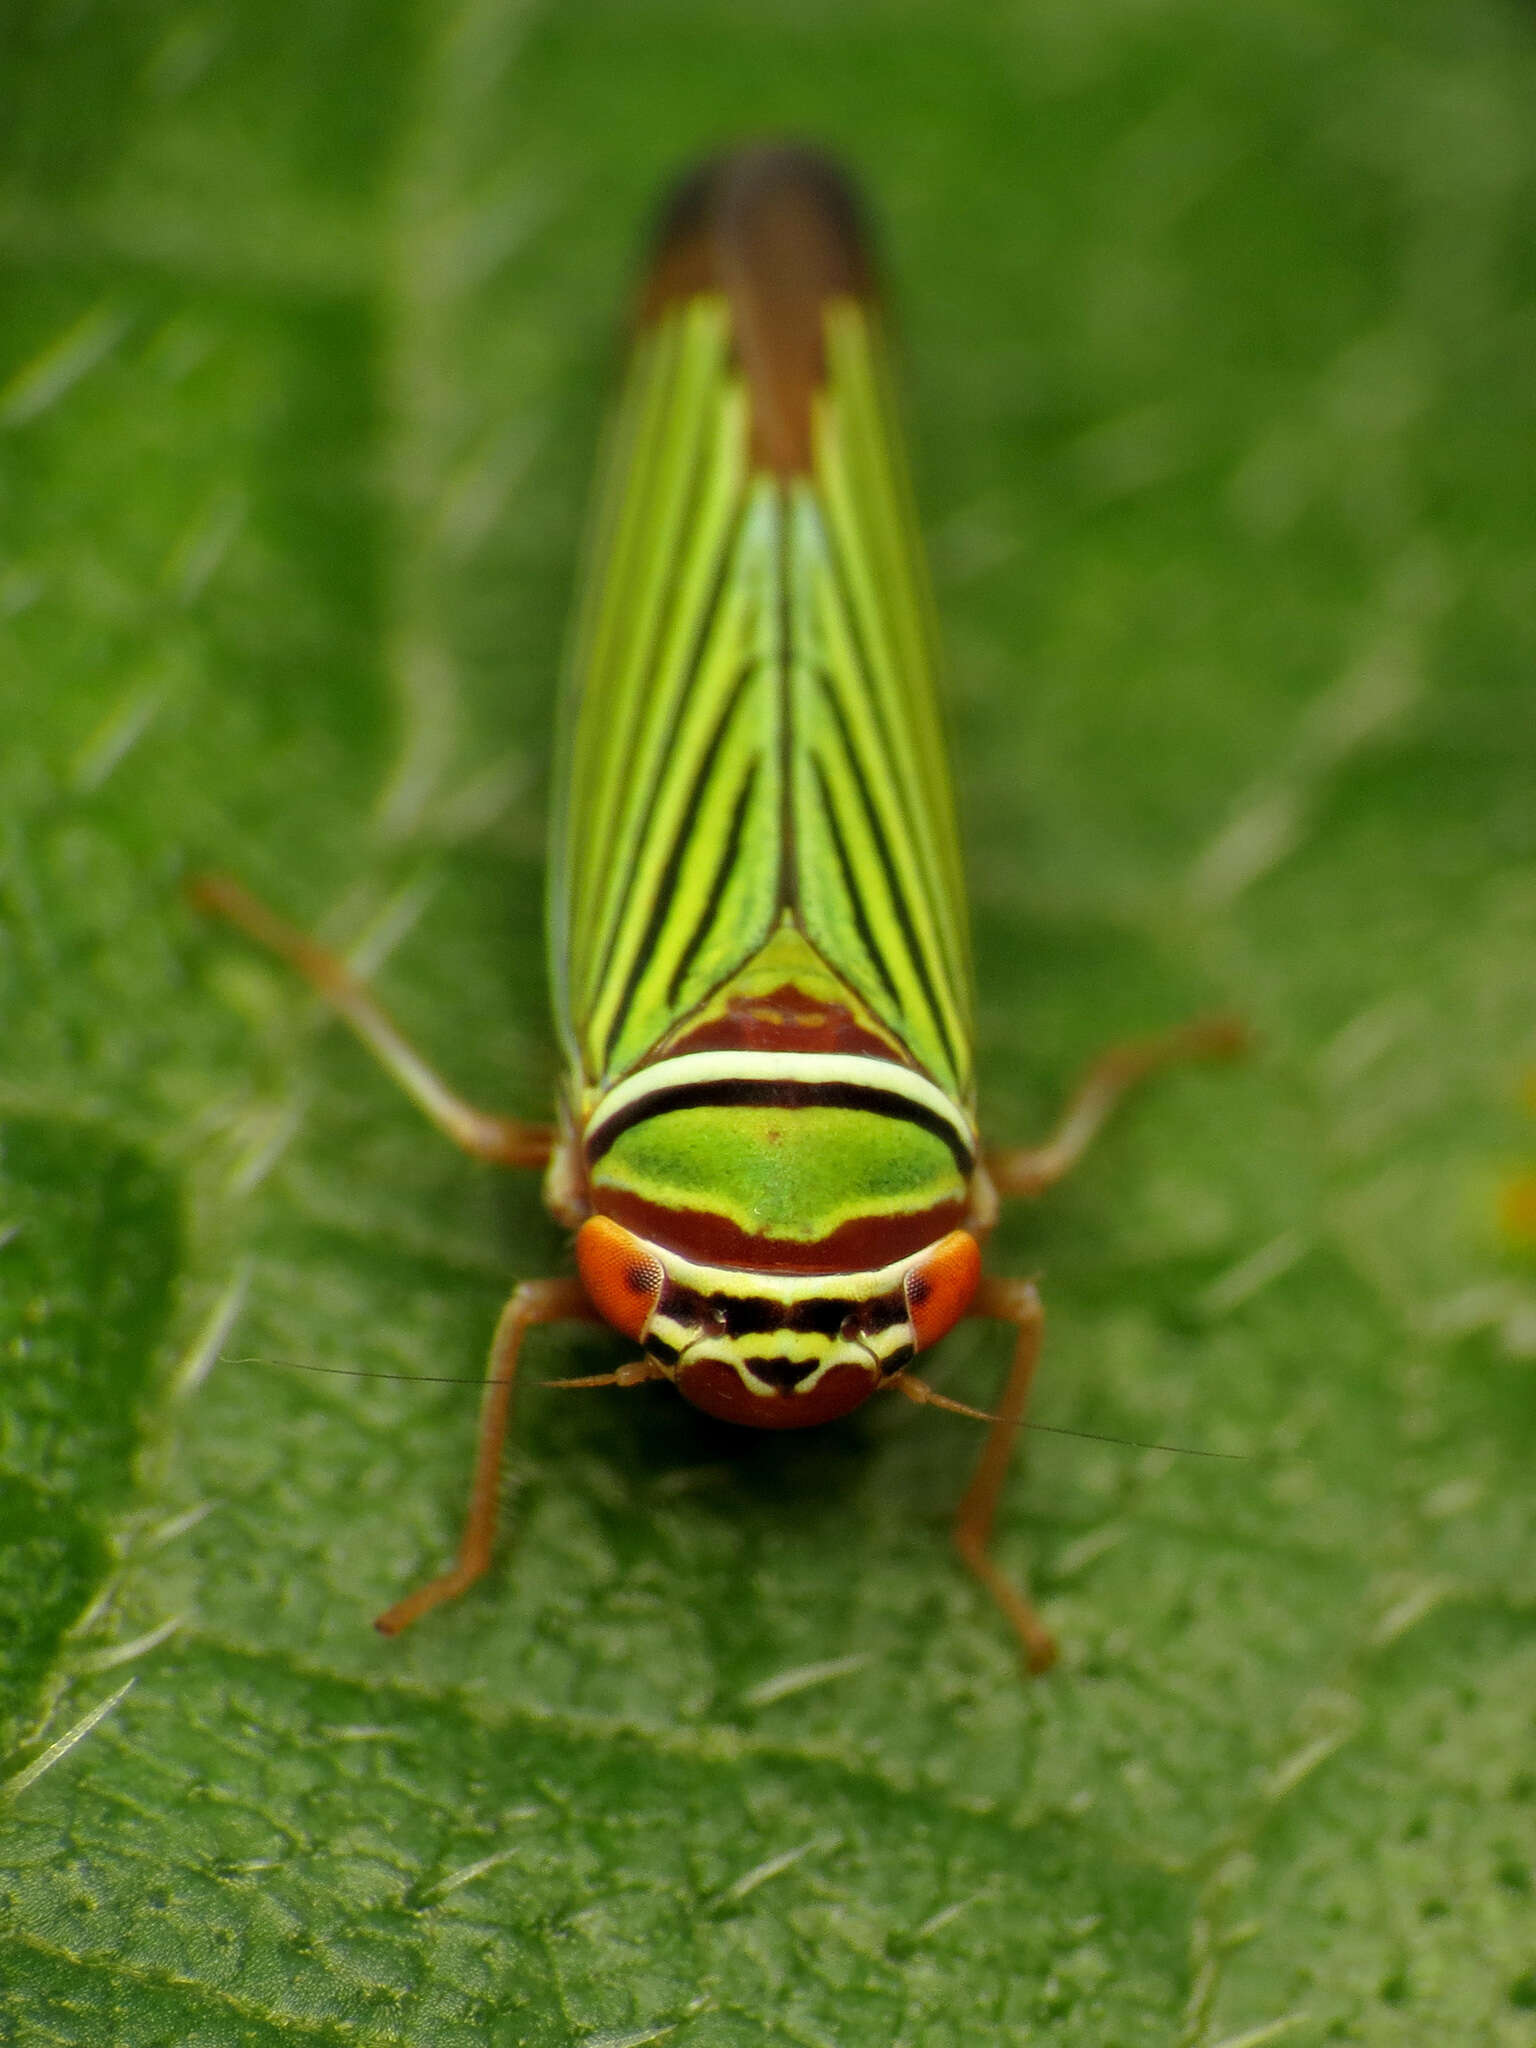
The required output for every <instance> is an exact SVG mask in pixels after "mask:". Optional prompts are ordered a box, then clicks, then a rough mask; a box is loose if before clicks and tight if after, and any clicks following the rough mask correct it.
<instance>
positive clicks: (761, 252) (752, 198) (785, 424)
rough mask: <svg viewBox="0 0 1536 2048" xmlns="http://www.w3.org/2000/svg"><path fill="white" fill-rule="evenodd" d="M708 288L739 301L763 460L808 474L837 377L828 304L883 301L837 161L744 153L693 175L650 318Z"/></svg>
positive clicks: (677, 209)
mask: <svg viewBox="0 0 1536 2048" xmlns="http://www.w3.org/2000/svg"><path fill="white" fill-rule="evenodd" d="M701 292H723V293H724V294H725V295H726V297H727V298H728V299H729V300H730V305H731V324H732V328H733V331H734V336H735V343H736V354H737V358H738V360H739V361H740V364H741V368H742V372H743V374H744V375H745V377H746V380H747V385H748V388H749V390H750V392H751V395H752V457H753V461H754V463H756V464H757V465H758V466H760V467H762V468H765V469H770V470H772V471H774V473H775V474H776V475H778V476H783V477H788V476H803V475H808V474H809V473H810V469H811V456H812V449H811V415H812V407H813V402H814V400H815V396H816V393H817V391H818V390H819V389H820V388H821V386H822V385H823V384H824V383H825V381H826V360H825V354H824V349H823V342H822V320H823V315H824V312H825V308H826V304H827V301H828V300H829V299H836V298H850V297H851V298H858V299H864V300H872V299H873V298H874V296H875V286H874V273H873V267H872V265H871V263H870V258H869V253H868V250H867V248H866V245H865V237H864V232H863V228H862V225H861V223H860V220H859V212H858V207H857V204H856V202H855V200H854V198H853V195H852V193H851V192H850V191H849V189H848V186H847V184H846V183H845V182H844V180H843V178H842V176H841V174H840V173H839V172H838V171H837V170H835V169H834V168H833V166H832V165H831V164H830V163H829V162H828V161H827V160H826V158H824V157H821V156H817V155H816V154H815V153H814V152H813V151H811V150H806V149H790V148H782V147H779V148H774V147H758V148H753V149H743V150H739V151H737V152H736V153H735V154H734V155H732V156H727V157H719V158H716V159H714V160H713V161H712V162H710V163H706V164H704V165H702V166H701V167H700V168H699V169H698V170H696V171H695V172H694V173H693V174H692V175H691V176H690V177H688V178H686V179H685V180H684V182H683V183H682V184H681V185H680V186H679V187H678V188H677V190H676V191H675V192H674V194H673V195H672V199H671V201H670V202H669V204H668V206H667V209H666V212H665V214H664V216H663V218H662V223H661V231H660V234H659V236H658V238H657V245H656V253H655V255H654V257H653V259H652V263H651V269H650V272H649V274H648V275H647V277H646V279H645V282H644V284H643V286H642V288H641V292H640V303H639V316H640V319H641V321H642V322H645V321H651V320H655V319H658V318H659V317H660V316H661V314H662V313H664V312H665V311H666V310H667V309H668V308H669V307H671V306H673V305H676V304H677V303H679V302H680V301H683V300H686V299H690V298H694V297H697V296H698V294H699V293H701Z"/></svg>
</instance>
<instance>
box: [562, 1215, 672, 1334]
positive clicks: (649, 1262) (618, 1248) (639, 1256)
mask: <svg viewBox="0 0 1536 2048" xmlns="http://www.w3.org/2000/svg"><path fill="white" fill-rule="evenodd" d="M576 1269H577V1271H578V1272H579V1273H580V1274H581V1284H582V1286H583V1287H585V1288H586V1290H587V1294H588V1296H589V1298H590V1300H591V1302H592V1306H593V1307H594V1308H595V1309H596V1310H597V1312H598V1314H599V1315H600V1316H601V1317H602V1319H603V1321H604V1322H605V1323H612V1325H613V1327H614V1328H615V1329H616V1330H620V1331H622V1332H623V1334H624V1335H625V1336H626V1337H633V1338H634V1339H635V1341H636V1343H638V1342H639V1341H640V1337H641V1335H642V1333H643V1332H644V1330H645V1326H646V1324H647V1322H648V1321H649V1320H650V1314H651V1310H652V1309H653V1308H654V1307H655V1306H656V1297H657V1295H658V1294H660V1292H661V1283H662V1280H663V1279H664V1278H665V1275H664V1274H663V1272H662V1270H661V1261H660V1260H659V1259H658V1258H657V1256H656V1254H655V1253H654V1252H653V1251H652V1250H651V1248H650V1246H649V1245H648V1244H644V1243H642V1242H641V1240H640V1239H639V1238H638V1237H633V1236H631V1234H630V1233H629V1231H627V1230H625V1229H623V1228H622V1227H621V1226H620V1225H619V1224H617V1223H614V1222H613V1221H612V1220H611V1219H610V1218H609V1217H607V1216H589V1217H588V1218H587V1220H586V1222H585V1223H583V1225H582V1226H581V1228H580V1230H578V1231H577V1233H576Z"/></svg>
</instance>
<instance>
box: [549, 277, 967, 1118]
mask: <svg viewBox="0 0 1536 2048" xmlns="http://www.w3.org/2000/svg"><path fill="white" fill-rule="evenodd" d="M824 321H825V330H824V333H825V362H826V371H827V374H826V381H825V385H824V388H823V389H822V390H821V391H820V392H819V393H818V396H817V400H816V405H815V415H814V423H813V448H814V452H813V460H812V463H811V467H810V473H808V474H800V475H792V476H784V475H780V474H776V473H775V472H774V471H772V470H771V469H769V468H767V467H766V466H762V465H760V464H758V463H756V462H755V461H754V456H753V439H752V431H751V425H752V423H751V417H750V401H749V395H748V392H747V388H746V385H745V383H744V380H743V376H742V374H741V372H740V370H739V368H738V366H737V362H736V352H735V349H734V347H733V329H732V312H731V307H730V303H729V301H728V300H727V298H726V297H725V296H723V295H721V294H717V293H705V294H700V295H698V296H695V297H692V298H689V299H685V300H682V301H680V302H678V303H677V304H676V305H675V306H673V307H672V308H671V309H669V310H667V311H666V312H665V313H664V315H663V316H662V317H661V318H659V319H657V320H656V321H654V322H653V323H652V324H650V325H648V326H647V327H645V328H644V329H642V332H641V335H640V338H639V340H638V342H637V344H636V348H635V352H634V355H633V357H632V359H631V364H630V369H629V373H628V376H627V379H626V383H625V388H624V391H623V394H622V397H621V401H620V406H619V411H618V415H617V418H616V421H615V424H614V427H613V430H612V433H611V437H610V445H609V448H608V451H607V458H606V463H605V475H604V485H603V490H602V495H601V499H600V505H599V512H598V519H597V526H596V530H595V534H594V539H593V545H592V548H591V551H590V553H591V561H590V571H589V576H590V580H589V583H588V586H587V590H586V596H585V603H584V606H583V610H582V613H581V615H580V618H579V622H578V632H577V638H576V644H575V652H574V659H573V663H572V669H571V674H570V676H569V679H568V682H567V686H566V699H565V703H564V706H563V714H562V738H561V746H560V758H559V762H558V764H557V783H556V803H557V808H556V816H555V826H554V843H553V849H552V863H551V917H550V927H551V951H552V966H553V981H554V987H555V995H556V1004H557V1009H558V1012H559V1016H560V1021H561V1027H562V1032H563V1034H564V1037H565V1041H566V1047H567V1053H568V1056H569V1058H570V1060H571V1062H572V1065H573V1068H574V1071H575V1075H576V1076H577V1077H578V1079H579V1082H580V1084H581V1085H582V1086H583V1087H586V1088H596V1087H601V1086H604V1085H606V1084H607V1083H608V1082H609V1081H611V1080H612V1079H613V1078H614V1077H616V1076H617V1075H619V1074H621V1073H624V1072H626V1071H628V1070H629V1069H631V1068H633V1067H634V1066H636V1065H637V1064H639V1063H640V1062H642V1061H643V1060H644V1059H645V1058H646V1056H647V1054H648V1053H649V1052H651V1050H652V1049H653V1048H654V1047H656V1046H657V1045H658V1044H659V1043H660V1042H661V1041H662V1040H663V1039H665V1038H667V1037H668V1036H670V1035H671V1034H672V1033H673V1032H675V1030H676V1028H677V1027H678V1025H679V1024H680V1023H681V1022H682V1021H683V1020H684V1019H686V1018H687V1017H688V1015H689V1014H690V1013H691V1012H692V1011H694V1010H695V1009H697V1008H698V1007H699V1005H700V1004H702V1003H704V1002H705V1001H706V1000H707V999H708V998H709V997H710V996H711V995H713V994H715V993H716V992H717V991H718V990H719V989H720V988H721V986H722V984H724V983H726V982H728V981H729V980H730V978H731V977H732V976H733V975H734V974H735V973H736V972H737V971H739V970H740V969H742V968H743V967H745V966H746V965H748V964H749V963H750V961H751V960H752V959H753V957H754V956H755V955H756V954H757V953H758V952H759V951H760V950H761V949H762V947H763V946H764V945H765V944H766V943H767V942H768V940H769V939H770V938H771V937H772V936H773V934H774V933H775V931H776V930H778V929H779V927H780V926H781V925H782V924H783V923H784V922H786V921H788V922H790V923H792V924H794V925H797V926H798V927H799V929H800V930H801V931H802V932H803V933H804V935H805V937H806V938H807V939H808V940H809V941H810V943H811V945H812V946H813V947H814V948H815V949H816V951H817V952H818V953H819V954H820V955H821V956H822V958H823V960H824V961H825V962H826V964H827V965H828V966H829V967H830V968H831V969H832V970H833V972H834V973H835V975H836V976H837V977H838V978H839V979H840V980H841V981H842V982H843V983H844V984H845V985H846V986H847V987H848V988H849V989H850V990H851V991H852V992H853V993H854V994H855V995H856V996H857V997H858V998H860V999H862V1002H863V1003H864V1004H865V1005H866V1006H867V1007H868V1009H869V1010H870V1011H871V1012H872V1013H873V1014H874V1016H875V1017H876V1018H877V1019H878V1020H879V1021H880V1022H881V1023H882V1024H883V1025H884V1026H885V1027H886V1028H887V1029H888V1030H889V1031H890V1032H891V1033H892V1034H893V1035H894V1036H895V1037H896V1038H897V1039H899V1041H900V1042H901V1044H902V1045H903V1046H905V1047H906V1049H907V1051H908V1052H909V1053H910V1055H911V1057H912V1058H913V1060H914V1061H915V1062H916V1063H918V1064H919V1065H921V1066H922V1067H924V1068H925V1069H926V1070H927V1071H929V1072H930V1073H931V1074H932V1075H933V1076H934V1078H935V1079H936V1080H938V1081H940V1082H941V1083H942V1084H943V1085H944V1086H945V1087H946V1088H948V1090H949V1091H950V1092H951V1093H952V1094H953V1095H954V1096H955V1098H956V1099H957V1100H959V1101H968V1100H969V1097H970V1093H971V1045H970V1009H969V966H968V952H967V937H966V920H965V907H964V899H963V894H962V887H961V876H960V861H959V853H958V847H957V843H956V836H955V827H954V818H953V806H952V801H951V797H950V789H949V779H948V771H947V767H946V764H945V756H944V748H943V740H942V732H941V728H940V722H939V717H938V711H937V707H936V704H935V700H934V691H933V666H934V664H933V654H932V648H933V636H932V632H931V629H930V623H929V603H928V598H927V587H926V580H925V577H924V574H923V564H922V560H921V555H920V550H919V546H918V543H917V539H916V533H915V526H914V522H913V518H912V514H911V511H910V507H909V503H908V494H907V487H906V482H905V477H904V473H903V469H902V466H901V461H900V454H899V449H898V447H897V444H896V442H895V439H894V435H893V432H892V415H891V407H890V403H889V400H888V397H887V393H886V384H885V370H884V365H883V360H882V352H881V343H880V338H879V333H878V326H877V316H876V315H875V314H874V312H873V311H872V309H871V308H870V307H869V306H867V305H866V304H865V303H863V302H862V301H858V300H855V299H853V298H851V297H843V298H836V299H830V300H828V301H827V304H826V308H825V314H824Z"/></svg>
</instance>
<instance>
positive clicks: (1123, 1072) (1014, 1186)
mask: <svg viewBox="0 0 1536 2048" xmlns="http://www.w3.org/2000/svg"><path fill="white" fill-rule="evenodd" d="M1247 1046H1248V1032H1247V1029H1246V1027H1245V1026H1244V1025H1243V1024H1242V1023H1241V1022H1240V1021H1239V1020H1238V1019H1237V1018H1236V1017H1197V1018H1195V1020H1194V1021H1193V1022H1192V1023H1189V1024H1183V1025H1180V1026H1179V1028H1178V1029H1177V1030H1175V1031H1165V1032H1163V1033H1162V1034H1161V1035H1160V1036H1159V1037H1156V1038H1133V1039H1129V1040H1127V1041H1126V1043H1125V1044H1124V1045H1114V1046H1111V1047H1110V1049H1109V1050H1108V1052H1105V1053H1101V1054H1100V1056H1099V1058H1098V1059H1096V1060H1095V1061H1094V1063H1093V1065H1092V1066H1091V1067H1090V1068H1089V1069H1088V1071H1087V1073H1086V1074H1084V1076H1083V1078H1082V1080H1081V1081H1080V1082H1079V1083H1078V1085H1077V1087H1076V1089H1075V1090H1074V1092H1073V1093H1072V1095H1071V1096H1070V1097H1069V1098H1068V1101H1067V1106H1066V1108H1065V1109H1064V1110H1063V1111H1062V1114H1061V1120H1060V1122H1059V1123H1058V1124H1057V1126H1056V1128H1055V1130H1054V1131H1052V1133H1051V1135H1050V1136H1049V1137H1048V1138H1047V1139H1046V1141H1045V1143H1044V1144H1043V1145H1017V1146H1012V1147H1010V1148H1009V1149H1008V1150H1007V1151H1005V1152H994V1153H992V1154H991V1155H990V1156H989V1157H988V1160H987V1171H988V1173H989V1174H990V1175H991V1177H992V1184H993V1186H994V1187H995V1188H996V1189H997V1192H998V1193H999V1194H1000V1195H1039V1194H1043V1193H1044V1192H1045V1190H1046V1189H1047V1188H1050V1187H1054V1186H1055V1185H1056V1183H1057V1181H1059V1180H1061V1179H1062V1178H1063V1177H1064V1176H1065V1175H1067V1174H1069V1173H1070V1172H1071V1171H1072V1169H1073V1167H1074V1166H1076V1164H1077V1162H1078V1161H1079V1160H1080V1159H1081V1158H1082V1156H1083V1154H1084V1153H1085V1152H1086V1151H1087V1150H1088V1147H1089V1146H1090V1145H1091V1144H1092V1143H1093V1141H1094V1139H1095V1138H1096V1137H1097V1136H1098V1134H1099V1132H1100V1131H1101V1130H1102V1129H1103V1127H1104V1125H1105V1123H1106V1122H1107V1121H1108V1120H1109V1117H1110V1115H1111V1113H1112V1112H1113V1111H1114V1109H1115V1108H1116V1107H1117V1105H1118V1104H1119V1102H1120V1099H1121V1097H1122V1096H1123V1095H1125V1094H1126V1093H1127V1091H1128V1090H1130V1089H1131V1088H1134V1087H1135V1085H1136V1084H1137V1082H1138V1081H1144V1080H1145V1079H1146V1078H1147V1076H1148V1075H1149V1074H1155V1073H1156V1072H1157V1071H1158V1069H1159V1068H1160V1067H1171V1066H1174V1065H1176V1064H1177V1063H1178V1062H1179V1061H1180V1060H1225V1059H1234V1058H1236V1056H1237V1055H1238V1054H1239V1053H1241V1052H1244V1051H1245V1050H1246V1049H1247Z"/></svg>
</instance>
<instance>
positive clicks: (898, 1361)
mask: <svg viewBox="0 0 1536 2048" xmlns="http://www.w3.org/2000/svg"><path fill="white" fill-rule="evenodd" d="M916 1356H917V1346H916V1345H915V1344H901V1345H898V1346H897V1348H896V1349H895V1350H894V1351H893V1352H892V1353H891V1355H890V1357H889V1358H886V1359H882V1360H881V1362H880V1370H881V1372H883V1373H885V1374H887V1375H889V1374H891V1373H893V1372H900V1371H902V1369H903V1368H904V1367H905V1366H909V1365H910V1364H911V1363H912V1361H913V1359H914V1358H916Z"/></svg>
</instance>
